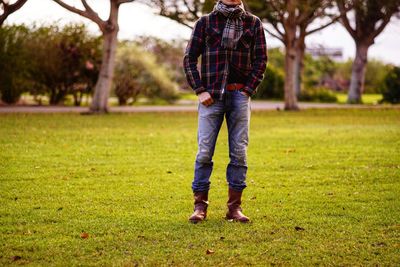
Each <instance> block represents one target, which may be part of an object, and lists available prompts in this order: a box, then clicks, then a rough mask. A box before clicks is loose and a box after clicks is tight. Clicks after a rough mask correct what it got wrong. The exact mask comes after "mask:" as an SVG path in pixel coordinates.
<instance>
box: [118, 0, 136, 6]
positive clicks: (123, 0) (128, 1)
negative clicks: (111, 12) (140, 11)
mask: <svg viewBox="0 0 400 267" xmlns="http://www.w3.org/2000/svg"><path fill="white" fill-rule="evenodd" d="M133 1H135V0H118V5H122V4H125V3H132V2H133Z"/></svg>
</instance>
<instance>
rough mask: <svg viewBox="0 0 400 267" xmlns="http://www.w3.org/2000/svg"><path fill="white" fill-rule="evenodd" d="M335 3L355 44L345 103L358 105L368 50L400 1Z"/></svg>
mask: <svg viewBox="0 0 400 267" xmlns="http://www.w3.org/2000/svg"><path fill="white" fill-rule="evenodd" d="M336 2H337V5H338V8H339V10H340V14H341V23H342V24H343V26H344V27H345V28H346V30H347V31H348V32H349V34H350V35H351V37H352V38H353V40H354V42H355V45H356V55H355V59H354V63H353V66H352V74H351V82H350V88H349V94H348V100H347V102H348V103H360V102H361V101H362V100H361V95H362V93H363V92H364V84H365V73H366V65H367V61H368V50H369V48H370V47H371V46H372V45H373V44H374V41H375V38H376V37H377V36H378V35H379V34H380V33H381V32H382V31H383V30H384V29H385V27H386V26H387V25H388V23H389V22H390V20H391V18H392V16H393V15H394V14H396V13H398V12H399V10H400V0H386V1H380V0H337V1H336ZM349 7H351V11H352V14H353V15H354V23H352V22H353V21H352V20H351V19H349V17H348V13H349V12H348V10H349Z"/></svg>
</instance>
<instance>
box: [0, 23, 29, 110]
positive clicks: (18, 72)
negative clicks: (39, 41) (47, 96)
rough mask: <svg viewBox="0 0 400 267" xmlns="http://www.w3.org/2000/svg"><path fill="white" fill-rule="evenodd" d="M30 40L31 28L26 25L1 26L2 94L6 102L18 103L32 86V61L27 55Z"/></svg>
mask: <svg viewBox="0 0 400 267" xmlns="http://www.w3.org/2000/svg"><path fill="white" fill-rule="evenodd" d="M28 40H29V29H28V28H27V27H25V26H4V27H1V28H0V94H1V100H2V101H3V102H5V103H8V104H14V103H16V102H17V101H18V100H19V98H20V96H21V94H22V93H24V92H26V91H28V88H29V86H30V84H29V77H28V71H29V68H30V66H31V61H30V60H29V58H28V57H27V56H26V55H27V53H28V50H27V49H26V43H27V42H28Z"/></svg>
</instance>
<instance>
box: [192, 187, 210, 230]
mask: <svg viewBox="0 0 400 267" xmlns="http://www.w3.org/2000/svg"><path fill="white" fill-rule="evenodd" d="M207 207H208V191H206V192H194V212H193V214H192V215H191V216H190V218H189V221H190V222H192V223H198V222H201V221H203V220H204V219H205V218H206V217H207Z"/></svg>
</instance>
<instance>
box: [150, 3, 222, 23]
mask: <svg viewBox="0 0 400 267" xmlns="http://www.w3.org/2000/svg"><path fill="white" fill-rule="evenodd" d="M145 2H146V3H147V4H150V5H153V6H155V7H157V8H159V11H160V12H159V14H160V15H161V16H164V17H167V18H170V19H172V20H175V21H177V22H179V23H180V24H182V25H185V26H187V27H189V28H193V24H194V22H195V21H196V20H198V19H199V18H200V17H201V16H202V15H204V14H206V13H209V12H211V11H212V10H213V7H214V5H215V0H191V1H188V0H147V1H145Z"/></svg>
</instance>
